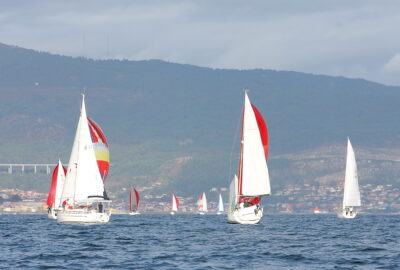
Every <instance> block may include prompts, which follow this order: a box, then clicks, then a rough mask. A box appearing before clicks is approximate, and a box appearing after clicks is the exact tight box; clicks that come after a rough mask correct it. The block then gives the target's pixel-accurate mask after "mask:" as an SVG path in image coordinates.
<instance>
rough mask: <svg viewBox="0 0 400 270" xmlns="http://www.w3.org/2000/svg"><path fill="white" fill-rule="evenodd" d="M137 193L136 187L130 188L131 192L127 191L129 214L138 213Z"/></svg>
mask: <svg viewBox="0 0 400 270" xmlns="http://www.w3.org/2000/svg"><path fill="white" fill-rule="evenodd" d="M139 200H140V197H139V193H138V192H137V190H136V189H134V188H132V189H131V192H130V193H129V215H139V214H140V213H139V212H138V208H139Z"/></svg>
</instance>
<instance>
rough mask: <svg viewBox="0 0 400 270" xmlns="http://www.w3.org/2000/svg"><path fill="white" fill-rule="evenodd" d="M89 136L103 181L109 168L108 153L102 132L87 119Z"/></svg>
mask: <svg viewBox="0 0 400 270" xmlns="http://www.w3.org/2000/svg"><path fill="white" fill-rule="evenodd" d="M88 122H89V130H90V136H91V137H92V142H93V147H94V152H95V155H96V160H97V165H98V167H99V171H100V175H101V178H102V179H103V181H105V180H106V178H107V175H108V170H109V168H110V152H109V150H108V143H107V140H106V137H105V136H104V133H103V131H102V130H101V129H100V127H99V125H97V124H96V123H95V122H94V121H93V120H92V119H90V118H89V117H88Z"/></svg>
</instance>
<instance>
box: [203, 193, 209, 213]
mask: <svg viewBox="0 0 400 270" xmlns="http://www.w3.org/2000/svg"><path fill="white" fill-rule="evenodd" d="M202 199H203V200H202V201H203V212H208V207H207V197H206V194H205V193H204V192H203V198H202Z"/></svg>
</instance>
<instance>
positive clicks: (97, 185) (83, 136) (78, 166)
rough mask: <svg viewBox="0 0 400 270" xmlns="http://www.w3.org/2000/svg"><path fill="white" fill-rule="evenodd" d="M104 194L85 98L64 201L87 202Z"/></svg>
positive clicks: (69, 165)
mask: <svg viewBox="0 0 400 270" xmlns="http://www.w3.org/2000/svg"><path fill="white" fill-rule="evenodd" d="M103 192H104V185H103V181H102V179H101V176H100V172H99V169H98V165H97V160H96V156H95V152H94V149H93V143H92V139H91V137H90V131H89V125H88V120H87V115H86V108H85V98H84V96H83V99H82V108H81V114H80V118H79V122H78V127H77V130H76V135H75V140H74V145H73V147H72V152H71V157H70V161H69V164H68V171H67V176H66V181H65V187H64V191H63V195H62V200H65V199H70V201H71V200H72V201H73V202H76V201H85V200H87V199H88V197H89V196H90V197H91V196H93V197H94V196H96V197H103Z"/></svg>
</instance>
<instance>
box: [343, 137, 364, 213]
mask: <svg viewBox="0 0 400 270" xmlns="http://www.w3.org/2000/svg"><path fill="white" fill-rule="evenodd" d="M351 206H361V198H360V190H359V187H358V173H357V164H356V157H355V154H354V150H353V147H352V145H351V142H350V139H347V158H346V176H345V180H344V196H343V209H344V208H346V207H351Z"/></svg>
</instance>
